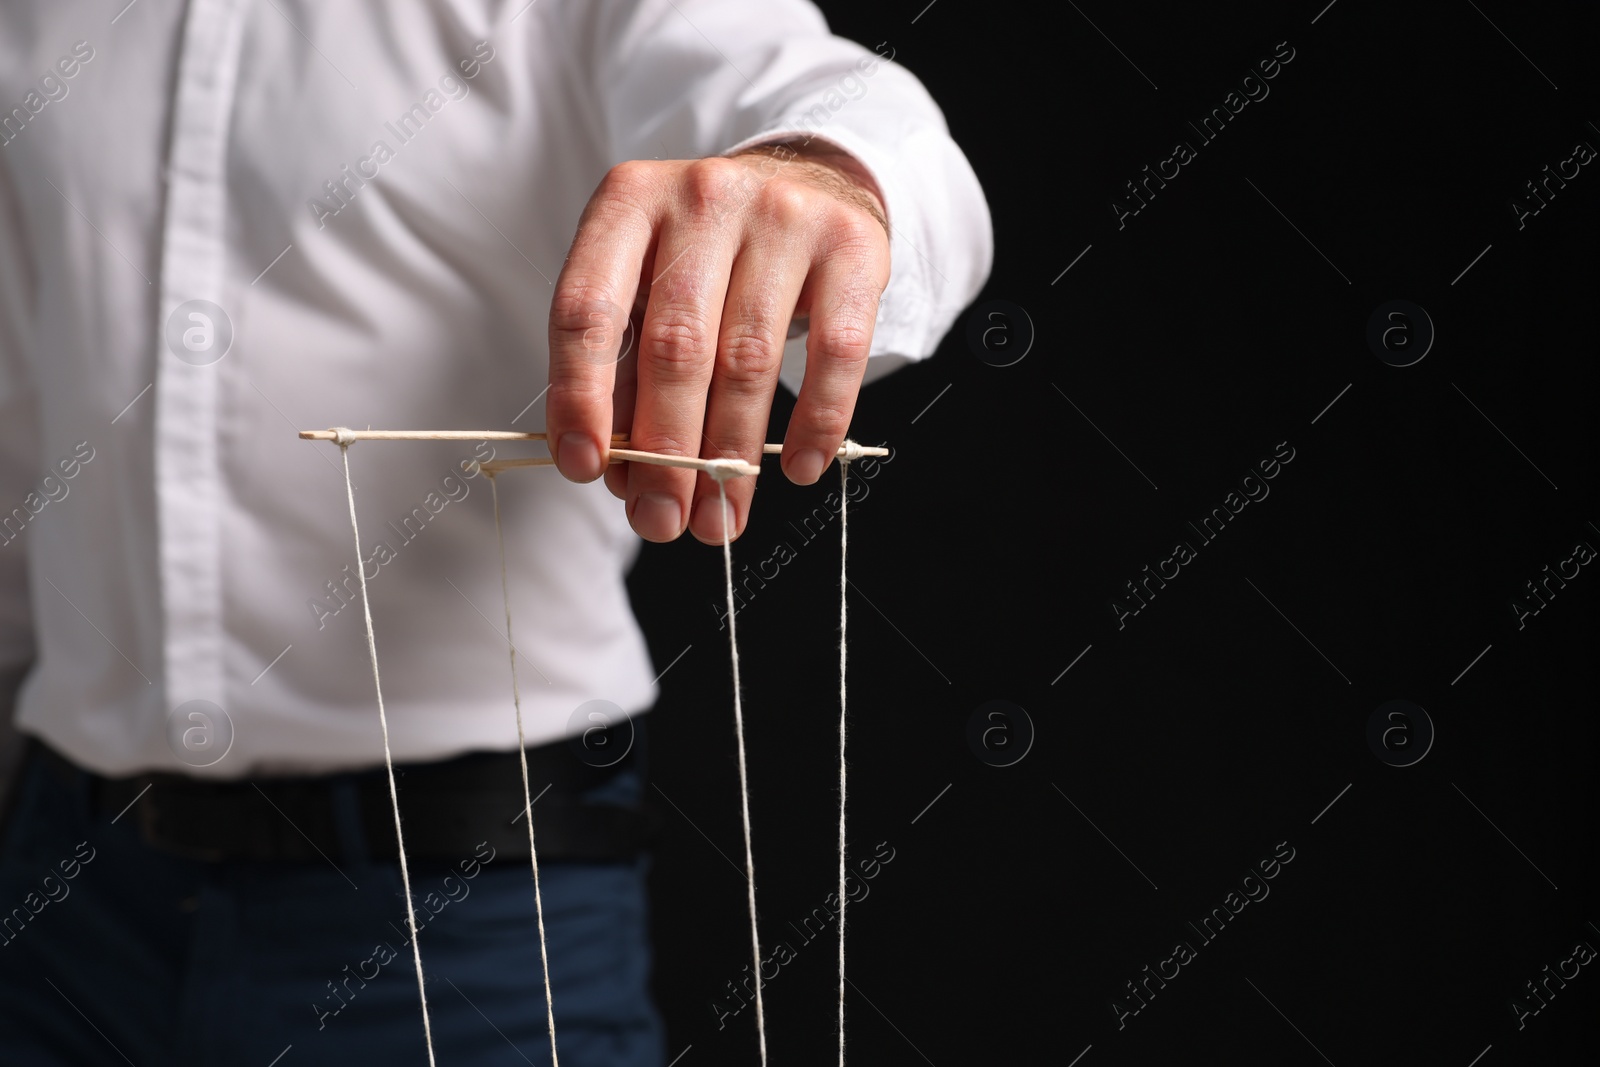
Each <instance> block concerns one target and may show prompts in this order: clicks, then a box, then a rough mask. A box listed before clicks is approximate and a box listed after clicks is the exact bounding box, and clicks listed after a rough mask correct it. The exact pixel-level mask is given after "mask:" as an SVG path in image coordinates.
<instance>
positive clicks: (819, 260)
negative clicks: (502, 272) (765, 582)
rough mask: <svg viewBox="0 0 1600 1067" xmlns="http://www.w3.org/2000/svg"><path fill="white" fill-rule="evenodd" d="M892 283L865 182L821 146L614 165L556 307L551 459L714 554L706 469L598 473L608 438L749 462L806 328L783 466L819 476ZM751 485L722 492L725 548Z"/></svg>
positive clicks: (657, 527) (794, 476)
mask: <svg viewBox="0 0 1600 1067" xmlns="http://www.w3.org/2000/svg"><path fill="white" fill-rule="evenodd" d="M888 281H889V238H888V229H887V225H886V224H885V222H884V216H883V205H882V203H881V201H880V200H879V198H878V195H877V191H876V188H875V186H874V183H873V182H872V180H871V178H870V177H868V176H867V174H866V172H865V170H864V169H863V168H861V166H860V165H859V164H858V163H856V162H855V160H854V159H853V158H852V157H850V156H847V155H844V154H842V153H839V152H837V151H834V150H832V149H831V148H827V147H824V146H817V145H811V146H808V147H805V148H802V149H799V150H796V149H794V148H788V147H783V146H767V147H765V148H761V149H754V150H752V151H750V152H746V153H742V154H740V155H738V156H735V157H733V158H721V157H717V158H710V159H699V160H669V161H666V162H647V161H639V162H631V163H623V164H621V165H619V166H617V167H614V168H613V169H612V170H611V172H610V173H609V174H607V175H606V177H605V180H604V181H602V182H601V183H600V187H599V189H597V190H596V191H595V194H594V196H593V197H591V198H590V200H589V204H588V206H587V207H586V208H585V209H584V212H583V218H582V219H581V220H580V222H579V224H578V233H577V237H576V238H575V239H574V241H573V244H572V250H571V252H570V253H569V254H568V256H567V262H566V265H565V266H564V267H563V268H562V271H561V277H560V278H558V279H557V281H556V290H555V298H554V301H553V303H552V305H551V309H550V392H549V408H548V410H549V424H548V430H549V433H550V449H551V452H552V454H553V455H554V456H555V460H556V466H557V467H558V468H559V469H560V471H561V473H562V474H563V475H565V476H566V477H568V478H570V479H572V480H574V481H579V482H588V481H593V480H594V479H595V478H598V477H600V476H601V475H602V474H604V475H605V478H606V485H607V486H608V487H609V488H610V490H611V491H612V493H614V494H615V495H616V496H618V497H619V498H621V499H622V500H624V501H626V503H627V513H628V520H629V522H630V523H632V525H633V528H634V530H635V531H636V532H637V533H638V534H639V536H641V537H643V538H644V539H645V540H647V541H670V540H672V539H673V538H676V537H678V536H679V535H680V534H682V533H683V531H684V529H685V527H687V528H688V529H689V530H690V531H691V532H693V534H694V535H695V537H697V538H699V539H700V540H701V541H704V542H707V543H712V544H716V543H720V542H721V541H722V537H723V515H722V510H721V506H720V501H719V498H718V494H717V487H716V484H715V483H714V482H713V481H712V480H711V479H710V478H709V477H708V476H705V475H697V474H695V472H693V471H685V470H677V469H674V468H667V467H656V466H647V465H645V464H643V463H633V464H615V465H612V466H610V468H609V469H607V468H606V467H605V460H606V446H605V442H607V441H608V440H609V435H610V434H611V433H613V432H616V433H626V434H628V435H629V437H630V439H631V445H632V447H634V448H637V449H643V450H646V451H650V452H665V453H668V454H672V455H682V456H700V457H702V458H708V459H710V458H738V459H744V460H747V461H749V462H752V463H759V462H760V460H761V455H760V453H761V445H762V443H763V440H764V436H765V432H766V427H767V418H768V414H769V412H770V409H771V407H772V396H773V392H774V390H775V389H776V388H777V384H778V370H779V367H780V365H781V363H782V360H783V345H784V341H785V339H786V337H787V335H788V330H789V324H790V321H791V320H792V319H794V318H797V317H805V318H807V319H809V331H808V337H807V339H806V375H805V382H804V384H803V385H802V386H801V389H800V396H799V399H798V402H797V404H796V406H795V410H794V415H793V417H792V418H791V419H790V422H789V429H788V432H787V434H786V435H785V437H784V444H783V459H782V463H783V469H784V472H785V473H786V474H787V475H788V476H789V479H790V480H791V481H793V482H796V483H799V484H801V485H809V484H811V483H812V482H815V481H816V480H817V478H818V477H819V476H820V475H821V474H822V472H823V471H824V470H825V469H826V468H827V466H828V464H829V462H831V460H832V457H833V455H834V453H835V452H836V451H837V450H838V448H839V445H840V444H841V443H842V442H843V440H844V437H845V433H846V431H847V430H848V429H849V426H850V416H851V414H852V412H853V411H854V409H855V401H856V394H857V392H858V391H859V390H860V388H861V379H862V376H863V374H864V373H865V370H866V360H867V351H868V348H869V346H870V344H871V341H872V328H873V323H874V321H875V320H876V318H877V311H878V298H879V297H880V296H881V295H882V294H883V290H884V287H885V286H886V285H887V284H888ZM639 306H642V312H643V317H642V320H640V321H639V323H638V326H637V330H638V339H637V344H632V345H630V344H628V342H629V339H630V338H629V329H630V312H631V311H632V312H637V311H638V309H639ZM629 349H632V350H633V351H629ZM619 354H620V355H621V357H622V358H621V359H620V360H619ZM754 491H755V489H754V479H748V478H736V479H733V480H732V481H731V482H730V483H729V484H728V486H727V492H728V505H729V508H730V509H731V511H732V514H731V515H729V516H728V517H727V529H728V530H729V532H730V533H731V534H732V535H733V536H735V537H736V536H738V535H739V533H740V532H741V531H743V529H744V525H745V519H746V516H747V515H748V514H749V509H750V500H751V496H752V494H753V493H754Z"/></svg>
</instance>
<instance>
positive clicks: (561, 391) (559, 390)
mask: <svg viewBox="0 0 1600 1067" xmlns="http://www.w3.org/2000/svg"><path fill="white" fill-rule="evenodd" d="M606 399H607V393H606V392H605V390H603V389H601V388H600V387H599V386H597V385H595V384H594V383H592V382H589V381H560V380H558V381H554V382H551V383H550V391H549V392H548V393H547V394H546V399H545V410H546V411H547V412H549V416H548V421H549V422H550V423H551V424H552V425H554V424H556V423H558V422H563V421H565V422H582V421H584V420H585V419H587V418H589V417H590V416H591V415H594V414H595V413H597V412H599V411H600V410H601V408H602V407H603V406H604V403H605V401H606Z"/></svg>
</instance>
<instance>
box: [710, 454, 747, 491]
mask: <svg viewBox="0 0 1600 1067" xmlns="http://www.w3.org/2000/svg"><path fill="white" fill-rule="evenodd" d="M705 470H706V473H707V474H709V475H711V477H712V478H714V479H715V480H716V482H717V484H718V485H722V484H723V483H725V482H726V481H727V480H728V479H729V478H739V477H742V476H743V475H744V474H745V463H744V460H742V459H708V460H706V467H705Z"/></svg>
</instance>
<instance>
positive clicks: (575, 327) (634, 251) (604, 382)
mask: <svg viewBox="0 0 1600 1067" xmlns="http://www.w3.org/2000/svg"><path fill="white" fill-rule="evenodd" d="M643 169H644V165H642V164H628V163H623V164H620V165H618V166H616V167H613V168H612V169H611V172H610V173H609V174H607V175H606V177H605V180H604V181H602V182H601V183H600V187H599V188H598V189H597V190H595V194H594V196H593V197H591V198H590V200H589V204H588V206H587V207H585V208H584V211H583V218H582V219H581V220H580V221H579V223H578V233H577V236H576V237H575V238H574V239H573V242H572V250H571V252H569V253H568V255H567V262H566V264H565V265H564V266H563V267H562V268H561V275H560V276H559V277H558V278H557V279H556V287H555V289H556V291H555V296H554V297H553V299H552V300H551V303H550V332H549V337H550V390H549V393H548V394H547V395H548V399H547V401H546V412H547V417H546V425H545V429H546V432H547V433H548V434H549V435H550V437H549V443H550V454H551V456H552V457H554V459H555V461H556V468H557V469H558V470H560V471H561V473H562V474H563V475H564V476H566V477H567V478H570V479H571V480H573V481H575V482H591V481H593V480H594V479H596V478H598V477H600V475H601V474H603V473H604V472H605V452H606V443H607V442H609V440H610V437H611V393H612V388H613V386H614V384H615V381H616V364H617V359H618V357H619V353H620V352H621V350H622V345H623V343H624V338H625V336H626V332H627V328H628V309H629V308H631V307H632V306H633V300H634V296H635V294H636V293H637V291H638V288H639V276H640V270H641V267H642V266H643V264H644V261H645V257H646V256H647V255H648V254H649V252H650V244H651V241H652V239H653V236H654V233H655V221H656V220H655V211H656V201H655V197H654V195H653V193H652V191H651V189H650V188H649V186H648V183H647V182H646V180H645V179H644V177H643V173H642V172H643Z"/></svg>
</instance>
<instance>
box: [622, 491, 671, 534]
mask: <svg viewBox="0 0 1600 1067" xmlns="http://www.w3.org/2000/svg"><path fill="white" fill-rule="evenodd" d="M630 519H631V520H632V522H633V532H634V533H636V534H638V535H639V536H640V537H642V538H644V539H645V540H646V541H671V540H672V539H673V538H675V537H677V536H678V535H679V534H681V533H682V532H683V508H682V507H681V506H679V504H678V498H677V497H675V496H669V495H668V494H666V493H640V494H639V499H638V500H636V501H634V504H633V514H632V515H631V516H630Z"/></svg>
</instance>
